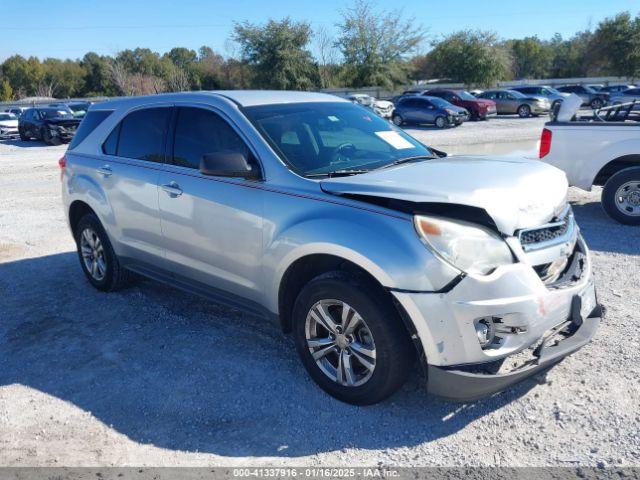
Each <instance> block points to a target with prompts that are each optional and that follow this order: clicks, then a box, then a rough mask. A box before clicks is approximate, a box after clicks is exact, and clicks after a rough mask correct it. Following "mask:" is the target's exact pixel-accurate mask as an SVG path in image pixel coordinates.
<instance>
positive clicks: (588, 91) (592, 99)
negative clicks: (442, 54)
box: [558, 85, 609, 110]
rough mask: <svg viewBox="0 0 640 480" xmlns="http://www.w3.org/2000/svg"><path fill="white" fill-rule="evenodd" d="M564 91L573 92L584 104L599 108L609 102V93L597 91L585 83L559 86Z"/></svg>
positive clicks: (559, 89)
mask: <svg viewBox="0 0 640 480" xmlns="http://www.w3.org/2000/svg"><path fill="white" fill-rule="evenodd" d="M558 91H560V92H563V93H573V94H575V95H578V96H579V97H580V98H581V99H582V105H583V106H588V107H591V108H593V109H594V110H597V109H598V108H602V107H604V106H605V105H606V104H607V103H609V93H607V92H597V91H595V90H594V89H593V88H591V87H588V86H585V85H566V86H564V87H560V88H558Z"/></svg>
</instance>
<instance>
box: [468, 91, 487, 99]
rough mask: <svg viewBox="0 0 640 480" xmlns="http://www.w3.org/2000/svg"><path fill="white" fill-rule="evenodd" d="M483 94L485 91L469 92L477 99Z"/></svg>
mask: <svg viewBox="0 0 640 480" xmlns="http://www.w3.org/2000/svg"><path fill="white" fill-rule="evenodd" d="M482 92H484V90H478V89H475V90H469V93H470V94H471V95H473V96H474V97H476V98H477V97H479V96H480V94H481V93H482Z"/></svg>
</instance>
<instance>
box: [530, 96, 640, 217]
mask: <svg viewBox="0 0 640 480" xmlns="http://www.w3.org/2000/svg"><path fill="white" fill-rule="evenodd" d="M572 100H574V99H572V97H569V98H568V99H566V100H565V101H564V102H563V103H562V106H561V107H560V110H559V111H558V112H557V115H555V118H554V116H552V121H550V122H548V123H547V124H546V125H545V128H544V130H543V131H542V137H541V139H540V159H541V160H542V161H544V162H546V163H549V164H551V165H554V166H556V167H558V168H560V169H562V170H564V172H565V173H566V174H567V178H568V180H569V184H570V185H573V186H575V187H578V188H581V189H583V190H591V188H592V187H593V186H594V185H602V186H604V188H603V190H602V206H603V208H604V210H605V211H606V212H607V214H608V215H609V216H610V217H611V218H613V219H614V220H617V221H618V222H620V223H624V224H627V225H640V112H638V110H637V104H636V103H634V102H631V103H628V104H622V105H615V106H613V107H605V108H602V109H600V110H597V111H595V112H594V113H593V114H591V115H589V116H584V117H583V116H580V115H577V112H578V109H579V108H580V102H579V100H575V101H572ZM634 107H636V108H634Z"/></svg>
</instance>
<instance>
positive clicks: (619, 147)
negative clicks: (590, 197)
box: [585, 138, 640, 187]
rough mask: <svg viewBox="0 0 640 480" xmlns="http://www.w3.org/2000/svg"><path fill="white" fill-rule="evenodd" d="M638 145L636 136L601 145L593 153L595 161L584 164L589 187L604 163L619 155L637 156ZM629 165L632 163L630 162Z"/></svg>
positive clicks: (619, 156) (617, 157) (639, 145)
mask: <svg viewBox="0 0 640 480" xmlns="http://www.w3.org/2000/svg"><path fill="white" fill-rule="evenodd" d="M638 147H640V143H639V142H638V139H637V138H636V139H633V138H628V139H625V140H621V141H619V142H616V143H614V144H609V145H603V146H602V148H601V149H600V150H599V151H598V152H596V153H595V154H594V159H597V161H593V162H589V163H587V164H586V165H585V167H586V169H585V170H586V171H585V176H586V178H588V179H589V187H591V186H592V185H593V183H594V181H595V179H596V177H597V176H598V173H600V171H601V170H602V169H603V168H604V166H605V165H607V164H608V163H610V162H612V161H614V160H616V159H619V158H621V157H627V156H631V155H634V156H637V155H638ZM629 166H633V165H631V164H630V165H629Z"/></svg>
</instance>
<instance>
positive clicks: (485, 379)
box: [427, 297, 602, 402]
mask: <svg viewBox="0 0 640 480" xmlns="http://www.w3.org/2000/svg"><path fill="white" fill-rule="evenodd" d="M576 298H579V297H576ZM601 319H602V307H601V306H599V305H598V306H597V307H596V308H594V309H593V311H592V312H591V313H590V314H589V316H588V317H587V318H584V319H582V321H581V322H580V323H581V324H580V325H577V324H576V323H575V322H574V321H568V322H567V323H566V324H565V325H562V328H559V329H558V330H557V331H556V332H553V333H554V334H553V335H551V336H550V337H549V338H547V339H545V340H543V341H542V342H541V343H540V345H539V346H537V347H536V348H535V349H534V351H533V352H532V357H533V358H532V359H531V360H529V361H528V362H526V363H524V364H523V365H521V366H519V367H516V368H514V369H512V370H510V371H508V372H504V373H501V372H499V371H498V372H492V369H493V368H498V367H499V365H497V364H496V365H492V364H488V365H483V366H482V367H483V368H477V367H476V366H472V367H469V366H459V367H456V366H453V367H437V366H435V365H429V366H428V370H427V375H428V383H427V388H428V390H429V392H430V393H432V394H433V395H436V396H439V397H441V398H445V399H447V400H453V401H459V402H470V401H474V400H478V399H481V398H484V397H487V396H489V395H491V394H493V393H496V392H500V391H502V390H505V389H506V388H508V387H510V386H512V385H514V384H516V383H518V382H520V381H522V380H524V379H525V378H528V377H531V376H532V375H535V374H537V373H540V372H542V371H544V370H546V369H548V368H550V367H552V366H553V365H555V364H556V363H558V362H559V361H560V360H562V359H563V358H565V357H567V356H569V355H571V354H572V353H574V352H575V351H577V350H579V349H580V348H581V347H583V346H584V345H586V344H587V343H589V341H590V340H591V339H592V338H593V336H594V335H595V334H596V331H597V330H598V326H599V325H600V321H601ZM558 335H561V336H562V337H563V338H562V339H561V340H559V341H557V339H556V336H558ZM483 370H484V371H483Z"/></svg>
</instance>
